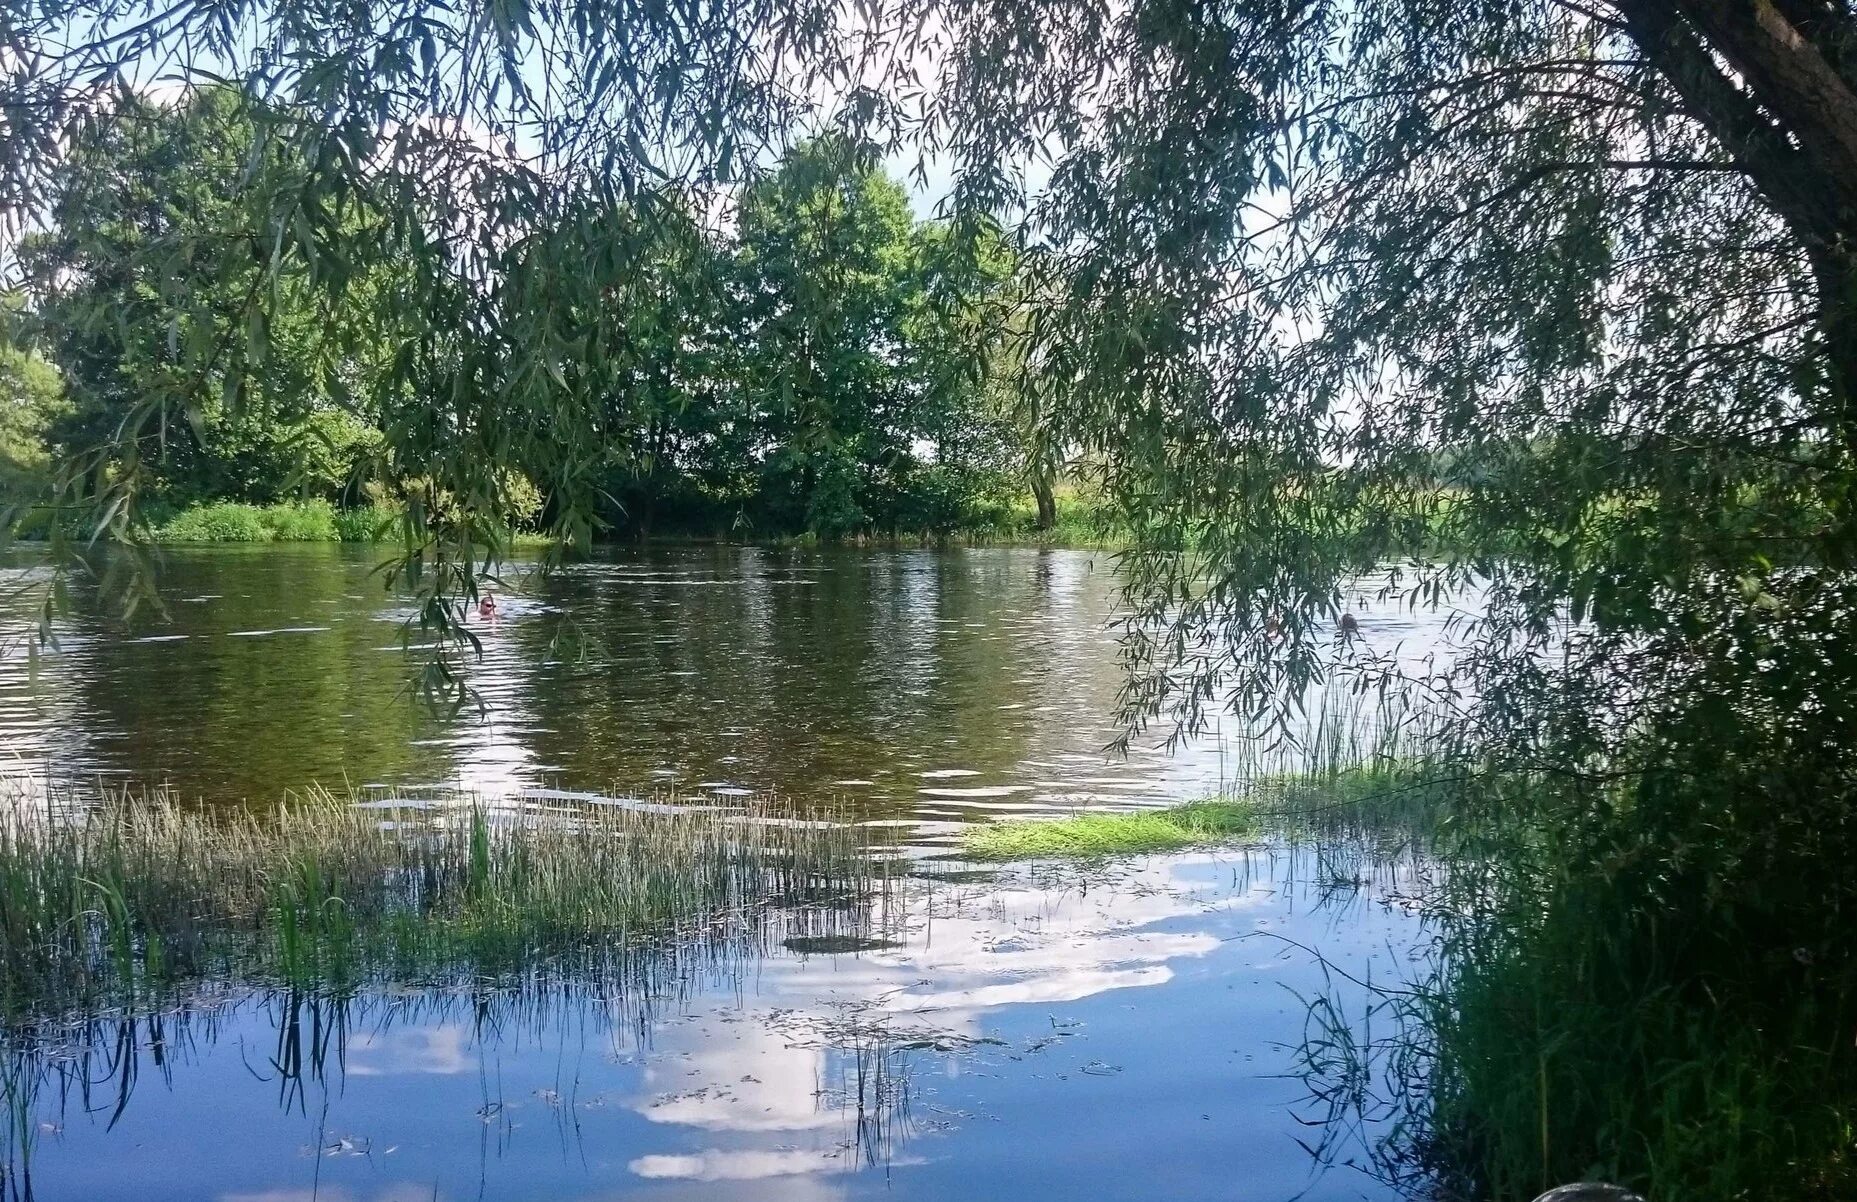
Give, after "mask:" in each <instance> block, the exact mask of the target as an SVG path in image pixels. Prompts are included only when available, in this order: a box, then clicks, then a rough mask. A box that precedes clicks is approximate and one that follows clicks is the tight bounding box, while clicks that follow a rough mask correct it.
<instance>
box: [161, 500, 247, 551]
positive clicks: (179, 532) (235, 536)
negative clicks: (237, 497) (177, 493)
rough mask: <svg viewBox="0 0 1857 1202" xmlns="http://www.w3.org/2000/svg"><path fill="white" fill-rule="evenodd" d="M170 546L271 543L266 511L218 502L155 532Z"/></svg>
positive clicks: (195, 510)
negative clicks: (170, 544)
mask: <svg viewBox="0 0 1857 1202" xmlns="http://www.w3.org/2000/svg"><path fill="white" fill-rule="evenodd" d="M155 537H156V538H157V539H158V540H159V541H161V542H167V543H268V542H270V541H271V538H272V534H271V527H270V526H269V525H268V524H267V523H266V522H265V520H264V511H263V510H261V509H260V508H258V506H256V505H245V504H242V503H240V502H237V501H215V502H213V503H212V504H210V505H199V506H196V507H194V508H192V509H189V510H187V511H185V512H184V513H181V514H179V515H177V516H176V517H175V518H174V519H173V520H172V521H169V522H167V523H166V524H164V525H162V526H161V527H159V528H158V529H157V530H156V531H155Z"/></svg>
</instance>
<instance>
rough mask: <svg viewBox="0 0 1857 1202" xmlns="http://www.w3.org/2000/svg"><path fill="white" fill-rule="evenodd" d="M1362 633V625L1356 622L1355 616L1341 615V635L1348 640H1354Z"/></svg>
mask: <svg viewBox="0 0 1857 1202" xmlns="http://www.w3.org/2000/svg"><path fill="white" fill-rule="evenodd" d="M1360 632H1361V624H1360V623H1359V622H1358V621H1356V620H1355V618H1354V615H1353V614H1342V615H1341V633H1342V635H1343V636H1345V637H1347V638H1354V637H1355V636H1357V635H1359V634H1360Z"/></svg>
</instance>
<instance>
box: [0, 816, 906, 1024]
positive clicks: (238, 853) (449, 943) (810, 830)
mask: <svg viewBox="0 0 1857 1202" xmlns="http://www.w3.org/2000/svg"><path fill="white" fill-rule="evenodd" d="M13 794H14V795H13V796H11V797H8V798H6V802H7V804H6V805H5V806H4V807H0V1023H7V1022H13V1021H25V1020H32V1019H36V1018H43V1017H45V1016H47V1015H52V1014H69V1013H75V1012H81V1011H83V1010H86V1009H90V1008H95V1007H98V1006H112V1005H121V1004H126V1003H130V1002H137V1001H139V1002H141V1003H144V1004H147V1003H156V1004H158V1003H159V1001H160V999H162V998H164V997H171V996H174V995H175V994H176V992H177V991H181V990H184V988H185V987H186V986H188V985H190V984H193V983H199V982H208V981H220V982H233V983H248V984H266V985H285V986H291V987H295V988H304V989H334V990H338V991H341V990H348V989H353V988H355V987H358V986H361V985H365V984H368V983H379V982H382V981H405V982H415V983H416V982H422V981H433V980H442V979H450V978H455V977H457V976H459V975H466V976H472V977H476V978H480V979H482V978H495V977H501V976H506V975H509V974H519V973H523V972H527V971H530V970H536V969H550V968H552V969H556V970H562V971H569V972H578V973H582V974H590V975H594V976H610V975H615V974H623V973H624V972H625V971H627V964H628V962H629V961H630V960H631V959H633V958H634V956H635V954H636V953H639V952H643V951H662V950H664V949H666V948H669V947H675V946H677V945H687V946H689V947H691V948H696V947H699V946H706V947H710V948H711V949H712V950H716V949H721V950H724V951H726V950H727V949H726V947H723V945H736V944H739V945H741V950H744V951H745V950H749V949H752V947H753V946H756V942H757V939H758V936H759V933H760V932H761V931H762V929H763V928H764V927H765V926H766V925H767V924H768V923H770V922H776V921H777V922H778V923H779V924H780V925H781V926H782V929H785V928H786V927H789V926H793V925H794V924H796V923H798V924H802V925H804V924H807V923H808V922H810V924H811V925H812V926H816V927H818V928H819V929H818V930H816V931H813V930H810V929H809V930H808V931H807V932H806V933H813V934H819V933H836V932H837V930H838V928H840V927H843V926H846V925H848V924H850V925H855V923H856V922H857V921H858V920H859V914H860V913H861V910H860V906H859V904H858V902H859V899H861V898H864V897H866V896H868V895H869V893H870V889H871V886H872V884H873V883H874V880H875V878H876V877H877V876H878V875H879V874H880V872H881V866H880V865H879V864H878V863H877V862H876V861H874V860H873V859H872V857H871V856H870V854H869V849H868V848H867V846H866V844H865V841H864V839H863V838H862V836H861V833H860V832H859V831H858V830H857V829H856V828H853V827H850V826H845V825H841V824H833V823H820V822H809V821H803V820H801V819H799V818H798V817H797V816H796V815H795V814H794V813H792V812H790V811H789V810H787V809H786V808H784V807H782V806H780V805H778V804H776V803H772V802H753V803H750V804H746V805H742V806H734V807H731V808H730V810H729V812H727V813H719V812H717V811H716V809H715V808H714V807H697V806H691V807H677V806H666V805H651V804H641V805H635V806H619V805H607V806H601V805H591V806H576V807H572V808H571V809H569V808H564V807H558V806H545V807H537V806H525V807H522V808H518V809H512V808H508V807H503V806H498V807H492V806H490V805H487V804H485V803H484V802H483V801H482V800H481V799H477V798H472V797H465V796H460V797H457V798H451V799H442V800H440V801H436V802H435V801H434V800H431V799H417V800H416V799H405V798H387V799H378V800H365V801H363V800H358V799H356V798H351V797H344V796H335V795H332V794H329V793H326V792H321V791H315V792H312V793H309V794H307V795H303V796H298V797H293V798H291V799H290V800H288V801H286V802H284V803H282V804H280V805H278V806H275V807H272V808H269V809H263V810H255V811H247V810H236V811H230V812H217V811H212V810H208V809H205V808H202V807H198V806H192V805H187V804H185V803H182V802H181V801H179V800H178V799H176V798H174V797H172V796H171V795H169V794H166V793H162V792H154V793H149V794H131V793H117V794H111V795H107V796H105V797H103V798H102V799H100V800H97V801H93V802H90V803H89V804H85V805H81V806H73V805H72V804H71V801H70V799H67V798H64V797H63V796H62V795H60V794H57V793H51V794H45V795H32V794H31V793H29V792H28V791H27V790H25V789H24V788H22V787H16V788H15V789H14V790H13Z"/></svg>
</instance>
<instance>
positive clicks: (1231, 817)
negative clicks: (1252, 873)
mask: <svg viewBox="0 0 1857 1202" xmlns="http://www.w3.org/2000/svg"><path fill="white" fill-rule="evenodd" d="M1256 830H1257V819H1256V816H1255V814H1254V813H1253V812H1252V809H1251V807H1250V806H1249V805H1245V804H1242V803H1240V802H1233V801H1196V802H1191V803H1189V804H1187V805H1183V806H1174V807H1173V808H1171V809H1165V810H1148V811H1136V812H1133V813H1123V814H1078V815H1076V816H1075V817H1071V818H1057V819H1051V820H1048V821H1047V820H1020V821H1012V822H996V823H993V824H992V825H989V826H978V827H975V828H973V829H972V830H970V831H968V832H967V834H966V835H965V836H964V837H963V839H962V848H963V850H965V851H966V852H967V854H968V855H970V856H972V857H974V858H975V859H979V860H1032V859H1039V858H1043V857H1055V856H1084V857H1087V856H1113V855H1123V854H1127V853H1131V852H1143V851H1171V850H1174V849H1176V848H1181V847H1191V846H1193V845H1195V844H1200V843H1217V842H1222V841H1225V840H1229V839H1235V838H1240V837H1242V836H1245V835H1250V834H1253V833H1255V831H1256Z"/></svg>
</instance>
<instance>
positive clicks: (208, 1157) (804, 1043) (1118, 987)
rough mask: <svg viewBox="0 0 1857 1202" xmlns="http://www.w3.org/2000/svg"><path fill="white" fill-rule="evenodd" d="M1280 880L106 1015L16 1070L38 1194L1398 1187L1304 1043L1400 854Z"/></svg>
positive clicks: (972, 888)
mask: <svg viewBox="0 0 1857 1202" xmlns="http://www.w3.org/2000/svg"><path fill="white" fill-rule="evenodd" d="M1302 871H1304V872H1306V871H1307V866H1302ZM1298 875H1299V872H1298V866H1296V865H1294V864H1292V863H1291V862H1289V860H1287V859H1285V858H1284V857H1282V856H1272V855H1269V854H1266V853H1261V852H1259V853H1242V852H1233V853H1225V854H1206V853H1195V854H1185V855H1175V856H1166V857H1154V858H1150V859H1145V860H1141V861H1137V862H1134V863H1132V864H1125V865H1123V866H1121V867H1120V868H1118V869H1116V870H1114V871H1113V872H1112V873H1111V874H1110V875H1109V876H1108V877H1107V878H1105V877H1103V876H1100V875H1095V876H1092V877H1090V878H1088V879H1087V881H1086V880H1085V879H1084V878H1079V877H1074V876H1068V875H1051V874H1048V873H1047V874H1045V875H1044V876H1042V877H1038V876H1033V875H1029V874H1027V873H1025V872H1022V871H1019V872H1009V873H1007V874H1006V875H1005V876H1004V877H1003V878H1002V879H1001V880H998V881H994V882H989V883H980V882H968V883H960V884H951V883H946V882H943V883H941V884H940V885H938V886H936V887H935V888H933V889H930V888H929V887H928V885H927V884H926V883H923V882H917V884H916V886H915V887H914V891H913V893H912V894H911V896H910V897H908V898H907V899H906V900H900V901H897V902H896V903H895V905H894V909H895V912H894V913H892V914H891V915H890V916H889V921H888V922H887V924H885V928H884V929H885V934H886V936H887V938H886V939H885V940H884V941H883V942H882V943H881V944H880V945H879V946H875V947H871V948H867V949H865V950H861V951H852V950H844V951H827V952H818V951H815V950H814V948H813V945H810V944H808V943H807V942H806V941H805V940H799V939H796V940H793V941H792V943H793V945H794V947H793V948H786V947H781V946H778V945H777V944H776V946H774V947H772V948H771V949H770V950H769V952H768V954H766V955H765V956H762V957H758V958H754V959H752V960H749V961H746V962H738V963H734V964H728V965H715V964H704V963H695V962H693V963H690V964H687V965H685V966H684V967H683V968H682V969H681V970H677V969H673V970H672V971H670V972H668V973H666V974H665V976H664V979H663V980H662V981H661V982H660V985H659V987H658V989H657V990H656V991H654V992H650V993H640V992H637V991H634V992H631V993H627V992H626V991H624V990H613V989H599V988H595V989H592V990H584V989H575V988H572V987H564V986H561V985H558V984H557V985H553V986H538V987H536V988H533V989H530V990H527V991H522V992H514V991H511V992H496V991H488V990H479V991H473V990H469V989H466V988H463V987H460V988H458V989H455V990H422V991H410V990H409V991H390V992H375V993H369V994H364V995H362V996H360V997H356V998H352V999H349V1000H347V1001H346V1002H344V1003H341V1004H339V1005H338V1004H337V1003H334V1002H331V1001H328V1000H322V1001H313V1000H309V999H304V998H301V997H291V996H289V995H284V994H278V993H251V994H243V995H240V994H234V995H231V996H229V997H227V998H224V999H221V1000H220V1001H218V1002H217V1003H205V1002H203V1003H202V1004H200V1005H198V1006H196V1007H192V1008H190V1009H188V1010H187V1011H184V1012H182V1013H180V1014H168V1015H166V1016H165V1017H164V1018H163V1019H162V1020H161V1021H160V1022H159V1023H155V1022H147V1021H144V1022H139V1023H124V1022H123V1020H121V1019H109V1018H106V1019H104V1020H102V1021H100V1022H95V1023H92V1024H90V1025H89V1026H87V1027H85V1028H83V1029H82V1031H81V1032H73V1033H72V1046H70V1047H67V1048H66V1049H64V1050H63V1051H59V1050H57V1049H56V1048H52V1049H48V1050H47V1051H46V1052H45V1053H44V1054H42V1055H41V1056H39V1057H38V1058H37V1059H36V1060H35V1061H34V1062H33V1066H32V1070H31V1071H32V1072H34V1073H36V1074H37V1079H38V1081H39V1086H38V1090H37V1094H36V1097H35V1099H34V1102H33V1105H32V1108H31V1109H32V1113H31V1116H30V1121H31V1123H32V1128H33V1131H34V1136H33V1140H34V1146H33V1148H32V1152H31V1157H30V1165H29V1167H30V1174H31V1179H30V1183H29V1184H30V1187H31V1189H32V1191H33V1196H35V1197H37V1198H40V1199H44V1200H46V1202H54V1200H64V1199H71V1200H82V1199H116V1198H121V1199H131V1198H133V1199H175V1200H180V1199H200V1198H211V1199H219V1200H221V1202H309V1200H311V1199H329V1200H333V1202H414V1200H416V1199H421V1200H427V1199H434V1198H437V1199H471V1198H483V1199H538V1200H540V1199H549V1200H570V1199H616V1198H627V1199H630V1198H639V1199H719V1200H735V1199H740V1200H742V1202H749V1200H776V1202H778V1200H794V1202H800V1200H804V1202H825V1200H834V1202H835V1200H848V1199H863V1198H901V1199H947V1200H950V1202H953V1200H961V1202H968V1200H974V1199H995V1198H998V1199H1014V1200H1016V1202H1045V1200H1050V1202H1060V1200H1071V1199H1102V1200H1111V1199H1127V1200H1128V1202H1152V1200H1154V1199H1244V1200H1258V1202H1289V1199H1291V1198H1293V1197H1301V1198H1304V1199H1316V1200H1322V1199H1373V1200H1376V1202H1377V1200H1386V1199H1392V1198H1394V1197H1396V1196H1397V1195H1396V1193H1394V1192H1393V1191H1391V1190H1390V1189H1388V1188H1387V1187H1385V1186H1383V1185H1381V1184H1379V1183H1378V1182H1376V1181H1375V1180H1374V1179H1373V1178H1371V1177H1370V1176H1368V1175H1366V1174H1364V1173H1363V1172H1361V1171H1359V1170H1358V1169H1356V1168H1353V1167H1350V1166H1348V1165H1347V1164H1333V1165H1328V1166H1326V1167H1325V1166H1323V1165H1321V1164H1318V1163H1316V1162H1315V1161H1314V1160H1312V1159H1311V1157H1310V1155H1309V1154H1308V1152H1306V1151H1305V1150H1304V1148H1303V1146H1302V1145H1303V1143H1312V1142H1314V1141H1315V1140H1317V1139H1318V1138H1319V1128H1316V1127H1311V1126H1307V1125H1305V1124H1304V1123H1303V1122H1301V1121H1299V1120H1300V1119H1307V1118H1315V1117H1319V1113H1320V1112H1319V1111H1318V1110H1317V1109H1316V1108H1315V1107H1314V1106H1313V1105H1312V1104H1311V1103H1310V1102H1309V1101H1308V1092H1307V1090H1306V1088H1305V1086H1304V1084H1303V1083H1302V1082H1301V1081H1300V1080H1299V1079H1297V1077H1296V1076H1295V1067H1296V1066H1295V1062H1294V1059H1293V1056H1292V1050H1293V1048H1294V1047H1295V1046H1296V1045H1298V1044H1299V1043H1300V1041H1301V1040H1302V1038H1303V1036H1304V1034H1305V1022H1304V1020H1305V1009H1304V1004H1303V1001H1302V1000H1301V998H1302V997H1305V996H1313V995H1316V994H1319V993H1322V992H1323V991H1324V990H1325V989H1328V988H1331V987H1333V986H1334V985H1335V984H1336V983H1337V980H1338V979H1337V978H1334V977H1332V976H1329V975H1326V974H1324V973H1323V972H1322V971H1321V968H1320V965H1319V963H1318V961H1317V960H1316V959H1315V958H1314V956H1313V955H1312V954H1311V952H1310V951H1309V950H1307V949H1308V948H1313V947H1320V948H1321V949H1322V953H1323V955H1324V956H1325V957H1327V958H1328V959H1329V960H1331V961H1332V962H1334V963H1335V964H1336V965H1338V966H1341V967H1344V968H1345V969H1346V970H1347V971H1349V972H1351V973H1354V974H1357V975H1362V976H1367V975H1371V976H1373V977H1374V978H1376V979H1380V980H1386V979H1388V978H1389V977H1391V978H1398V977H1402V976H1404V975H1406V974H1408V973H1410V972H1412V971H1413V969H1414V957H1415V955H1416V950H1415V949H1416V947H1417V943H1416V940H1417V935H1418V930H1417V928H1418V924H1417V923H1416V921H1415V920H1413V919H1412V918H1410V917H1409V916H1408V915H1407V914H1406V912H1405V911H1404V910H1403V909H1402V908H1401V907H1400V906H1398V905H1396V904H1393V903H1394V899H1395V897H1396V895H1397V892H1398V890H1399V889H1400V887H1401V885H1402V877H1401V875H1400V874H1399V873H1396V872H1392V873H1386V874H1383V875H1382V876H1381V878H1380V879H1379V880H1377V881H1376V882H1374V883H1372V884H1369V885H1366V886H1364V887H1362V888H1360V889H1359V890H1352V889H1350V890H1343V891H1340V892H1336V891H1334V890H1333V889H1332V888H1331V889H1329V890H1326V891H1322V892H1318V891H1317V890H1315V889H1313V888H1311V887H1310V886H1309V885H1307V884H1302V883H1298V880H1297V878H1298ZM1286 940H1294V941H1295V943H1291V942H1286ZM1299 944H1300V945H1302V946H1298V945H1299ZM796 949H797V950H796ZM1340 984H1341V985H1342V986H1343V987H1345V988H1350V989H1351V987H1347V986H1346V982H1345V981H1341V982H1340ZM1339 1000H1340V1002H1341V1004H1342V1005H1343V1006H1344V1007H1353V1008H1358V1005H1359V1004H1360V1003H1362V1002H1363V1001H1364V999H1363V998H1361V997H1360V996H1359V993H1358V991H1353V992H1350V993H1347V994H1345V995H1343V996H1342V997H1341V998H1340V999H1339ZM125 1027H127V1028H128V1029H125ZM83 1043H87V1045H88V1048H87V1050H86V1049H85V1047H84V1046H81V1045H82V1044H83ZM1298 1141H1302V1142H1301V1143H1299V1142H1298Z"/></svg>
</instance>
